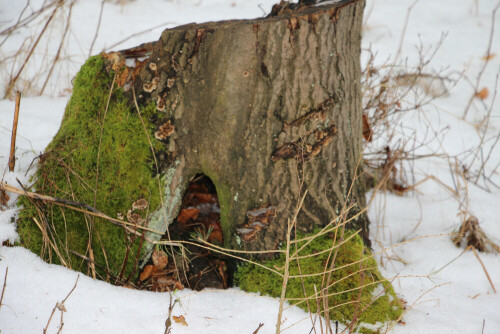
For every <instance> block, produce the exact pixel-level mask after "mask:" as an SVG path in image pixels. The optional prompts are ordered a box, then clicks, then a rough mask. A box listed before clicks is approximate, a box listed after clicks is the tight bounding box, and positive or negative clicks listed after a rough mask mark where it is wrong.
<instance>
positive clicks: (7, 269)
mask: <svg viewBox="0 0 500 334" xmlns="http://www.w3.org/2000/svg"><path fill="white" fill-rule="evenodd" d="M8 274H9V267H7V268H5V277H4V279H3V288H2V296H1V297H0V308H2V301H3V294H4V293H5V286H6V285H7V275H8Z"/></svg>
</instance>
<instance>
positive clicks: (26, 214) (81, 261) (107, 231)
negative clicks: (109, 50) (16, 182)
mask: <svg viewBox="0 0 500 334" xmlns="http://www.w3.org/2000/svg"><path fill="white" fill-rule="evenodd" d="M153 110H155V107H154V106H153V105H152V106H149V107H148V106H145V107H143V109H142V117H141V116H140V115H139V114H138V113H137V111H136V109H135V108H134V106H132V105H131V104H130V103H129V99H128V98H126V97H125V96H124V92H123V89H121V88H119V87H117V86H116V83H115V80H114V72H113V71H107V70H106V66H105V61H104V59H103V58H102V57H101V56H95V57H91V58H90V59H89V60H88V61H87V62H86V64H85V65H84V66H82V68H81V70H80V72H79V73H78V75H77V76H76V78H75V80H74V85H73V94H72V96H71V99H70V101H69V103H68V105H67V107H66V111H65V114H64V118H63V121H62V124H61V128H60V129H59V132H58V133H57V134H56V136H55V137H54V139H53V140H52V142H51V143H50V144H49V146H48V147H47V149H46V151H45V153H44V154H43V155H42V156H41V157H40V159H39V161H38V169H37V172H36V174H35V175H34V179H35V183H34V184H33V188H34V189H35V190H36V191H37V192H38V193H41V194H45V195H49V196H54V197H57V198H62V199H66V200H72V201H75V202H81V203H85V204H87V205H89V206H92V207H94V208H96V209H97V210H99V211H100V212H103V213H105V214H106V215H109V216H110V217H113V218H116V219H120V220H123V221H128V222H129V223H130V224H132V225H134V224H138V225H141V224H142V225H144V223H145V221H146V218H147V214H148V212H149V211H151V210H155V209H157V208H158V207H159V205H160V191H159V187H160V183H159V182H160V181H159V178H157V177H154V170H153V165H152V163H151V160H152V156H151V147H150V143H149V140H148V135H149V136H151V135H152V133H153V128H152V127H151V123H150V120H149V115H150V114H151V112H152V111H153ZM141 118H142V120H141ZM137 201H139V203H136V202H137ZM141 202H142V203H141ZM134 203H135V204H134ZM20 204H21V205H22V206H23V207H24V208H23V209H22V210H21V212H20V214H19V220H18V233H19V236H20V238H21V244H22V245H23V246H25V247H27V248H29V249H31V250H32V251H33V252H34V253H36V254H40V256H41V257H42V258H43V259H44V260H46V261H48V262H51V263H59V264H64V265H65V266H67V267H70V268H72V269H74V270H79V271H82V272H84V273H86V274H92V275H96V276H97V277H99V278H102V279H105V280H112V281H114V282H118V281H121V280H122V279H123V280H126V278H127V277H130V278H131V277H132V274H134V273H136V272H137V270H138V263H137V258H138V254H140V252H141V249H140V248H141V245H142V244H143V243H144V240H143V238H141V237H140V236H137V235H134V234H131V233H129V232H126V231H125V229H124V228H123V227H122V226H117V225H114V224H112V223H111V222H110V221H108V220H104V219H101V218H97V217H95V216H93V215H91V214H90V213H83V212H79V211H75V210H73V209H68V208H64V207H61V206H57V205H52V204H50V203H43V202H39V201H37V202H35V201H32V200H29V199H27V198H22V199H21V201H20ZM140 204H142V205H140ZM87 211H88V210H87ZM135 229H136V231H137V232H140V231H141V229H138V228H135ZM118 278H119V280H117V279H118Z"/></svg>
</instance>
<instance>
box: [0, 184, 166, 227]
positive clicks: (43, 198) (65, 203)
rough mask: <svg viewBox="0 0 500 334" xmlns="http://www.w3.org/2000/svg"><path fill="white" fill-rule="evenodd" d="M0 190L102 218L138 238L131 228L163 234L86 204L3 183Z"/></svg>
mask: <svg viewBox="0 0 500 334" xmlns="http://www.w3.org/2000/svg"><path fill="white" fill-rule="evenodd" d="M0 190H6V191H8V192H12V193H15V194H18V195H23V196H27V197H29V198H31V199H35V200H40V201H42V202H50V203H54V204H57V205H60V206H63V207H66V208H69V209H72V210H75V211H79V212H83V213H86V214H89V215H92V216H95V217H99V218H103V219H105V220H106V221H109V222H110V223H112V224H114V225H118V226H123V227H125V228H126V229H127V232H130V233H133V234H135V235H138V236H141V234H140V233H138V232H137V231H134V230H133V229H131V228H137V229H141V230H144V231H148V232H152V233H156V234H161V235H163V233H162V232H160V231H156V230H154V229H151V228H148V227H145V226H139V225H136V224H132V223H129V222H126V221H123V220H120V219H116V218H112V217H109V216H108V215H106V214H104V213H102V212H100V211H99V210H97V209H94V208H93V207H91V206H89V205H88V204H85V203H81V202H75V201H70V200H67V199H62V198H56V197H52V196H47V195H42V194H37V193H33V192H29V191H26V190H22V189H19V188H16V187H13V186H10V185H8V184H7V183H4V182H0ZM80 207H83V208H85V209H82V208H80Z"/></svg>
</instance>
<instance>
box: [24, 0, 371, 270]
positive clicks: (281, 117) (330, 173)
mask: <svg viewBox="0 0 500 334" xmlns="http://www.w3.org/2000/svg"><path fill="white" fill-rule="evenodd" d="M363 8H364V1H362V0H359V1H356V0H352V1H343V2H341V3H333V4H325V5H321V4H320V5H312V6H304V7H301V8H296V9H293V10H291V9H289V8H287V7H286V6H283V4H282V6H281V7H280V6H278V7H275V9H274V10H273V14H272V15H271V16H270V17H267V18H261V19H255V20H237V21H223V22H210V23H204V24H188V25H184V26H180V27H177V28H173V29H168V30H165V31H164V32H163V34H162V35H161V38H160V40H159V41H157V42H154V43H148V44H144V45H141V46H139V47H137V48H134V49H129V50H124V51H120V52H115V53H109V54H104V55H102V57H103V58H104V59H105V61H104V65H103V66H101V67H97V70H96V71H95V70H94V72H92V73H91V74H88V75H87V74H85V75H87V76H84V73H82V74H81V75H80V74H79V77H77V81H78V80H79V81H78V83H76V82H75V90H74V93H73V97H72V100H71V101H70V103H69V105H68V108H67V111H66V115H65V119H64V120H63V124H62V126H61V130H60V131H59V133H58V135H57V136H56V138H55V139H54V142H53V143H52V144H51V146H49V148H48V150H47V153H46V154H45V155H44V157H43V158H44V159H43V161H41V163H40V167H39V171H38V173H37V177H38V181H37V183H36V184H35V187H36V188H37V191H40V192H44V193H48V194H52V195H54V196H59V197H66V198H67V197H70V195H69V194H72V195H71V196H72V199H74V200H78V201H82V202H85V203H87V204H89V205H92V204H93V205H94V206H95V207H96V208H97V209H98V210H100V211H103V212H104V213H105V214H106V215H109V216H111V217H116V215H117V213H120V212H121V213H122V214H123V215H125V213H126V212H127V210H126V208H130V207H133V205H132V204H133V203H134V202H135V201H136V200H138V199H139V198H141V197H144V198H147V199H148V201H149V204H150V207H149V210H150V211H149V214H148V215H147V219H146V217H143V219H145V224H146V225H147V227H148V228H150V229H152V230H156V231H160V232H161V233H165V232H166V231H167V228H168V227H169V225H170V224H171V223H172V222H174V221H175V220H176V217H177V215H178V214H179V211H180V209H181V205H182V201H183V196H184V194H185V193H186V191H187V189H188V187H189V185H190V182H191V180H193V178H194V177H195V176H197V175H200V174H203V175H206V176H207V177H208V178H210V180H211V181H212V182H213V184H214V186H215V189H216V191H217V196H218V202H219V205H220V223H221V227H222V232H223V244H224V246H226V247H230V248H238V249H246V250H268V249H276V248H277V247H278V246H279V244H280V243H281V242H283V241H284V238H285V233H286V226H287V220H288V219H289V218H290V217H291V216H292V215H293V213H294V212H295V210H296V209H297V206H298V203H299V201H300V199H301V198H302V196H303V194H304V193H305V191H307V194H306V196H305V199H304V202H303V205H302V207H301V209H300V212H299V216H298V219H297V222H298V223H297V228H298V229H299V230H302V231H311V230H312V229H313V228H314V227H317V226H324V225H325V224H327V223H329V222H330V221H332V220H333V219H336V218H337V217H338V215H339V214H340V213H341V210H342V208H343V207H344V205H345V204H346V203H347V206H350V205H353V204H354V208H353V209H352V210H351V211H350V213H349V214H350V215H351V216H352V215H354V214H356V213H359V212H360V211H361V210H362V209H363V208H364V205H365V199H364V193H365V191H364V185H363V182H361V181H360V180H359V179H358V178H357V175H359V174H360V167H361V163H360V162H361V159H362V108H361V86H360V40H361V25H362V13H363ZM82 72H83V68H82ZM85 73H87V72H85ZM101 77H106V80H107V81H106V83H105V84H102V85H98V86H96V82H97V78H101ZM84 80H86V81H84ZM77 84H78V85H82V86H85V85H87V86H88V87H87V88H85V89H87V90H85V92H87V93H84V94H95V93H96V91H97V90H99V92H100V94H101V95H100V97H99V98H96V99H95V102H92V106H91V107H89V108H90V109H92V108H93V109H92V110H93V111H92V113H91V115H92V116H88V117H90V118H87V121H85V122H83V121H81V123H78V124H79V125H78V127H82V128H85V129H86V128H87V127H90V126H92V124H90V125H89V123H95V124H97V125H96V126H95V127H94V128H93V130H92V131H91V130H88V131H87V132H85V131H86V130H85V131H83V129H81V131H79V134H78V135H84V136H87V137H88V138H91V139H92V142H93V145H94V146H92V147H90V148H89V146H88V145H86V146H85V150H87V151H88V150H91V151H92V156H93V157H94V161H93V163H91V164H90V165H89V166H88V167H85V168H87V169H85V168H84V167H83V166H81V165H78V166H75V165H74V163H73V162H72V161H73V160H72V158H71V157H72V154H76V153H75V152H76V151H72V150H70V149H67V147H70V146H71V145H82V144H81V142H82V141H81V140H74V139H73V138H74V134H73V132H71V131H68V130H65V124H67V123H69V122H70V120H72V119H73V117H82V116H81V115H83V114H85V113H87V114H88V113H90V111H89V110H90V109H89V108H86V107H83V106H82V105H83V103H84V102H82V101H85V103H90V102H89V100H92V101H94V100H93V98H92V99H91V98H90V97H87V98H85V96H84V98H82V99H81V100H78V99H77V97H76V95H77V87H76V86H77ZM85 87H86V86H85ZM117 87H119V88H117ZM78 94H80V93H78ZM120 101H125V102H120ZM120 103H121V104H123V105H125V107H126V108H128V109H127V110H128V111H127V112H125V113H124V116H120V120H119V121H116V124H125V123H123V122H132V120H137V119H140V121H141V122H142V123H140V122H139V121H134V122H135V123H133V124H135V125H133V126H135V128H131V129H130V130H128V131H131V132H134V133H143V132H144V131H143V128H144V129H145V130H146V132H147V136H148V141H149V143H148V145H143V146H142V148H141V150H142V153H141V154H146V155H147V158H144V159H142V158H141V159H139V157H136V156H135V154H134V156H130V157H128V161H127V162H126V163H125V162H121V160H119V159H114V158H113V159H114V160H113V159H111V158H110V159H107V155H108V154H128V153H126V152H128V151H126V150H125V149H124V150H125V151H123V152H124V153H116V152H117V151H120V150H121V148H126V147H129V146H130V145H132V144H134V143H136V142H138V141H139V139H124V138H123V137H124V136H125V135H124V133H125V134H126V133H127V132H126V131H122V132H120V133H112V130H111V128H110V129H109V130H108V128H107V126H108V122H111V119H112V117H113V115H114V114H113V112H115V111H113V110H114V109H112V108H113V106H115V105H117V104H120ZM108 109H109V110H108ZM138 110H139V111H140V112H141V114H138ZM91 117H94V121H90V122H89V121H88V119H92V118H91ZM77 122H78V121H77ZM130 124H132V123H130ZM141 124H142V125H141ZM109 126H111V125H110V124H109ZM131 132H128V133H131ZM106 136H110V137H109V139H106V138H108V137H106ZM123 140H125V141H126V140H129V141H132V142H131V143H130V142H126V143H125V142H124V143H122V144H117V143H121V141H123ZM108 141H109V142H110V144H109V145H110V146H109V147H110V148H107V149H104V146H103V145H105V143H107V142H108ZM89 145H90V144H89ZM106 145H107V144H106ZM112 145H115V146H112ZM127 145H129V146H127ZM63 151H64V154H61V152H63ZM87 151H85V152H87ZM82 152H83V151H82ZM152 152H154V155H153V153H152ZM82 154H83V153H82ZM85 154H86V153H85ZM92 156H91V157H92ZM91 157H90V158H89V159H91ZM48 161H51V162H50V163H49V162H48ZM72 164H73V165H72ZM144 164H146V170H149V173H146V174H147V175H144V172H141V173H142V176H141V180H137V178H134V177H132V176H130V179H126V180H125V176H123V175H125V172H121V169H117V170H116V171H114V172H112V171H111V170H112V168H115V167H116V168H121V166H122V165H123V166H126V168H127V169H128V170H127V172H126V173H131V175H136V174H138V173H139V172H138V171H139V170H140V171H143V170H144V168H145V167H144ZM44 168H45V170H44ZM58 168H60V175H62V179H64V180H66V181H67V180H72V181H71V182H69V181H68V182H66V185H63V184H62V183H57V182H52V181H50V182H49V180H48V177H47V175H48V174H49V173H48V172H47V171H48V170H49V169H50V174H51V175H52V173H56V172H55V171H57V170H58ZM96 169H97V171H96ZM68 170H70V172H68ZM108 171H109V173H110V175H111V179H112V180H113V182H114V184H113V182H112V183H111V185H108V184H104V183H102V184H101V180H104V177H105V173H108ZM134 173H135V174H134ZM127 175H128V174H127ZM144 178H145V179H144ZM82 179H83V180H84V181H85V182H87V183H88V184H87V185H86V186H84V187H83V189H82V190H78V189H76V188H78V187H77V184H81V183H82ZM158 179H160V180H161V192H162V193H161V196H160V200H152V199H151V198H152V197H154V196H158V193H159V189H158V186H157V183H155V182H156V181H155V180H158ZM97 180H99V181H97ZM152 180H153V181H152ZM103 182H104V181H103ZM63 183H64V182H63ZM94 183H95V184H94ZM135 183H136V184H137V189H142V190H141V192H131V193H130V194H129V195H123V196H122V195H114V192H116V191H117V190H118V188H125V187H126V186H127V187H128V186H129V184H135ZM54 184H58V185H59V186H58V187H57V188H55V187H54V186H53V185H54ZM67 184H70V185H71V186H72V187H71V189H70V188H68V186H67ZM149 184H152V186H149ZM155 184H156V185H155ZM94 185H95V187H94ZM85 189H86V190H85ZM134 191H135V190H134ZM86 192H87V193H90V196H88V197H85V196H86V195H85V193H86ZM131 194H132V195H131ZM141 194H142V195H141ZM105 202H106V203H108V204H109V203H116V204H109V205H111V206H106V207H104V206H103V204H102V203H105ZM113 205H115V206H113ZM54 211H56V210H52V211H51V213H50V214H53V215H57V214H58V213H57V212H54ZM129 211H130V210H129ZM129 213H130V215H131V216H132V215H133V213H131V212H129ZM75 219H80V220H81V221H84V220H85V222H82V223H81V224H80V225H78V224H76V223H71V224H70V225H73V226H78V229H79V231H80V233H81V234H82V235H83V236H84V237H85V238H89V239H91V242H90V243H88V244H85V243H81V245H80V246H81V247H80V248H81V252H82V253H85V254H87V256H88V254H89V252H88V250H89V249H94V253H99V254H97V255H95V262H96V263H100V265H101V266H104V262H106V266H108V269H110V271H112V272H114V273H115V274H118V273H119V272H120V268H121V267H122V264H123V263H124V261H125V260H124V257H127V256H128V257H129V258H132V257H133V255H132V254H136V253H135V250H134V249H136V248H137V247H139V248H141V247H142V248H144V250H143V251H142V255H141V258H144V257H146V258H147V256H148V255H149V254H150V251H151V244H150V243H148V242H147V240H153V241H156V240H159V239H160V238H161V237H162V236H161V235H159V234H157V233H152V232H147V233H146V235H145V238H143V239H142V240H139V239H137V240H135V241H134V243H135V245H136V246H134V247H136V248H133V247H132V248H131V249H129V250H128V252H129V253H127V254H125V253H123V252H118V251H117V252H111V251H109V249H110V248H111V244H116V243H117V242H118V243H119V242H121V243H122V244H123V243H124V242H125V243H126V242H127V241H126V240H129V241H130V239H127V238H126V237H125V238H124V237H123V235H124V234H126V232H124V231H123V230H122V229H120V228H119V227H116V226H111V227H109V228H108V227H107V229H110V231H111V229H115V231H116V233H118V235H119V236H116V235H115V236H114V240H113V241H110V240H108V239H107V237H106V236H104V235H103V234H104V232H102V231H101V235H100V236H99V235H94V233H98V232H99V231H100V230H99V227H98V225H101V224H104V223H97V221H100V218H99V219H97V218H96V219H95V221H94V220H92V219H90V218H89V216H88V215H86V216H85V215H81V217H80V218H75ZM89 220H90V222H89ZM47 221H48V223H47V224H48V226H49V227H50V224H54V226H53V227H52V229H53V230H58V229H60V230H61V231H66V235H71V233H70V232H68V229H69V228H70V227H65V228H62V227H57V226H55V225H56V224H59V225H62V224H64V223H63V222H59V223H57V222H56V220H55V219H47ZM61 221H62V220H61ZM130 221H131V219H129V222H130ZM24 224H25V225H22V224H21V230H23V229H25V228H26V226H27V225H29V224H31V226H33V222H30V223H24ZM349 224H350V225H349V226H350V227H352V228H355V229H362V232H361V235H362V236H363V237H364V239H365V241H366V242H367V241H368V226H367V218H366V216H365V215H364V214H361V215H359V216H358V217H357V218H356V219H355V220H353V221H352V222H351V223H349ZM23 226H24V227H23ZM106 226H110V225H109V224H107V225H106ZM35 229H37V228H35ZM86 233H87V234H86ZM27 235H28V234H27V233H21V236H22V237H23V240H24V241H25V242H26V243H29V240H28V239H30V238H29V237H27ZM62 235H64V233H62V234H60V237H61V236H62ZM61 238H62V237H61ZM30 240H31V239H30ZM117 240H119V241H117ZM123 240H125V241H123ZM92 245H93V246H92ZM101 247H102V249H103V250H104V251H103V252H98V251H97V250H96V249H100V248H101ZM49 248H50V247H49ZM106 249H108V251H107V253H108V254H106ZM132 250H134V251H132ZM61 253H64V252H61ZM67 253H68V254H69V255H68V256H70V255H71V254H70V253H71V252H67ZM101 253H102V254H101ZM71 256H73V255H71ZM106 256H107V257H106ZM63 257H64V254H63ZM125 262H126V261H125ZM129 262H133V261H129ZM129 265H130V266H132V265H133V266H134V268H135V267H136V265H137V264H136V263H132V264H129ZM127 270H129V269H127ZM122 274H123V272H122Z"/></svg>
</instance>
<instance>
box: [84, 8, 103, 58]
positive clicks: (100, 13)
mask: <svg viewBox="0 0 500 334" xmlns="http://www.w3.org/2000/svg"><path fill="white" fill-rule="evenodd" d="M104 2H105V0H102V1H101V9H100V10H99V21H97V28H96V29H95V34H94V38H93V39H92V43H90V49H89V55H88V57H89V58H90V56H91V55H92V50H93V49H94V44H95V41H96V39H97V35H99V29H100V28H101V22H102V12H103V10H104Z"/></svg>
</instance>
